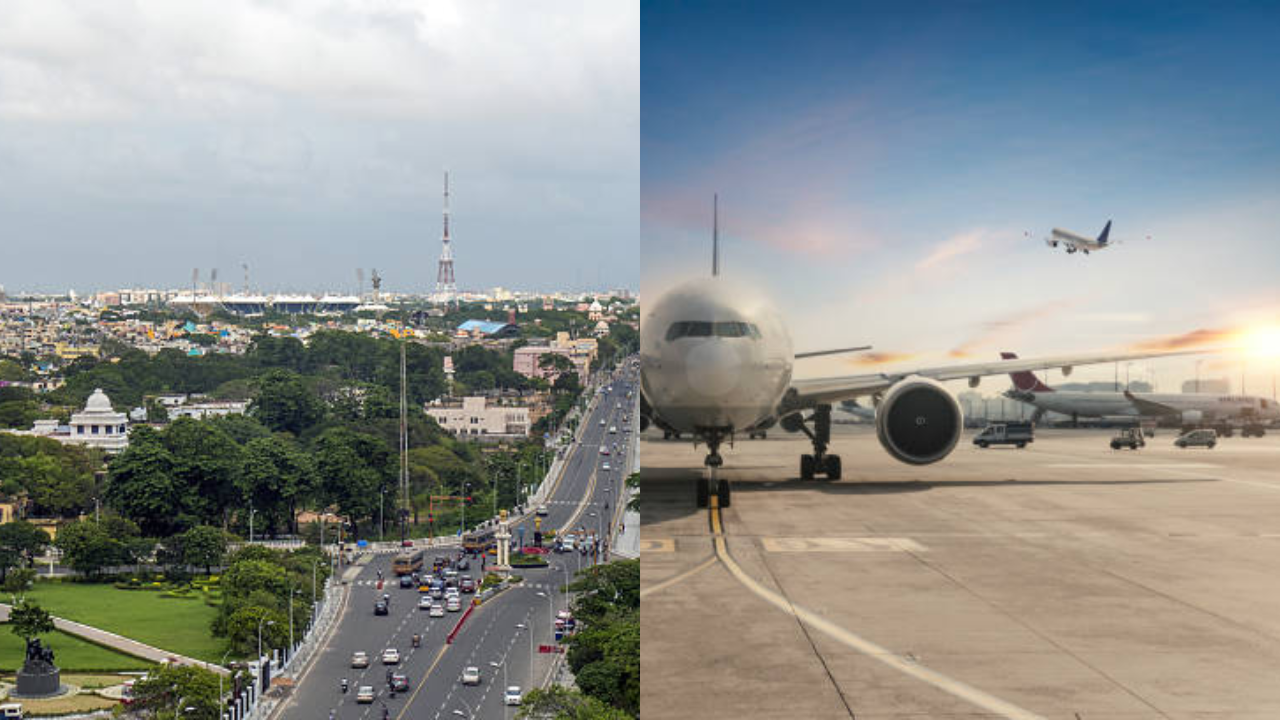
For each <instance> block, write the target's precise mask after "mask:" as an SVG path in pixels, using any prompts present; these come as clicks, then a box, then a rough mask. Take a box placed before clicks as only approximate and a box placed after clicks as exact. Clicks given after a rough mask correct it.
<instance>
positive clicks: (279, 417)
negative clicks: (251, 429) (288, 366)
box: [249, 370, 324, 435]
mask: <svg viewBox="0 0 1280 720" xmlns="http://www.w3.org/2000/svg"><path fill="white" fill-rule="evenodd" d="M249 412H250V413H251V414H252V415H253V416H254V417H255V418H257V419H258V421H260V422H261V423H262V424H263V425H266V426H267V427H268V428H269V429H271V430H276V431H280V430H284V431H287V432H291V433H293V434H294V435H298V434H300V433H302V431H304V430H306V429H307V428H310V427H311V426H312V425H315V424H316V423H317V422H319V421H320V418H321V417H322V416H323V415H324V408H323V406H322V405H321V404H320V399H319V398H317V397H316V396H315V394H313V393H312V392H311V390H310V389H309V388H307V386H306V383H304V382H303V380H302V377H301V376H300V375H298V374H297V373H295V372H291V371H289V370H271V371H269V372H267V373H266V374H265V375H263V376H262V377H261V378H259V379H258V396H257V397H255V398H254V399H253V402H252V403H251V404H250V406H249Z"/></svg>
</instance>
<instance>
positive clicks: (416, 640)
mask: <svg viewBox="0 0 1280 720" xmlns="http://www.w3.org/2000/svg"><path fill="white" fill-rule="evenodd" d="M421 644H422V636H421V635H414V636H413V646H414V647H418V646H419V645H421Z"/></svg>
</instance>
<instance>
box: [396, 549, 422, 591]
mask: <svg viewBox="0 0 1280 720" xmlns="http://www.w3.org/2000/svg"><path fill="white" fill-rule="evenodd" d="M422 555H423V553H422V551H421V550H415V551H412V552H405V553H400V554H399V555H396V558H395V560H393V561H392V563H391V569H392V570H393V571H394V572H395V574H396V575H412V574H413V573H416V572H418V571H419V570H421V569H422ZM400 587H409V586H408V585H405V584H404V580H403V579H402V580H401V581H400Z"/></svg>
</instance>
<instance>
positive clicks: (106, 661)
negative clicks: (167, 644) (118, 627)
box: [0, 623, 152, 673]
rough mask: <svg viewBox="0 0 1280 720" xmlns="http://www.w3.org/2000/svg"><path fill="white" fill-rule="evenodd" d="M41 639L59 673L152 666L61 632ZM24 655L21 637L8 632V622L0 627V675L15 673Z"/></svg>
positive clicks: (141, 668)
mask: <svg viewBox="0 0 1280 720" xmlns="http://www.w3.org/2000/svg"><path fill="white" fill-rule="evenodd" d="M41 640H42V641H44V642H46V643H47V644H48V645H49V647H51V648H53V655H54V658H53V662H54V664H55V665H57V666H58V667H59V668H60V669H61V670H62V671H63V673H67V672H74V671H79V672H88V671H94V672H97V671H103V670H146V669H147V668H149V667H151V665H152V664H151V663H150V662H147V661H146V660H143V659H142V658H136V657H133V656H132V655H125V654H123V653H118V652H116V651H114V650H110V649H108V648H104V647H100V646H98V645H94V644H93V643H91V642H88V641H87V640H81V639H80V638H78V637H75V636H74V635H67V634H66V633H63V632H56V631H55V632H51V633H49V634H47V635H43V636H41ZM26 655H27V645H26V643H25V642H23V640H22V638H20V637H18V636H17V635H14V634H13V632H12V631H10V630H9V624H8V623H4V624H0V672H7V673H15V672H17V671H18V669H19V668H21V667H22V662H23V660H24V659H25V658H26Z"/></svg>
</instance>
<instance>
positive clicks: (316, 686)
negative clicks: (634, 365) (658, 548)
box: [274, 382, 636, 720]
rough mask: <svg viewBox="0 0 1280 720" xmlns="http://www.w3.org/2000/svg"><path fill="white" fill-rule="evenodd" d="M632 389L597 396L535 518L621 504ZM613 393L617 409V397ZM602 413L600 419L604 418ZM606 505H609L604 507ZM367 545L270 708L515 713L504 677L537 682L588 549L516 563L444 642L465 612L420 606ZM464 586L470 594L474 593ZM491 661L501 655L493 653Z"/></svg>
mask: <svg viewBox="0 0 1280 720" xmlns="http://www.w3.org/2000/svg"><path fill="white" fill-rule="evenodd" d="M631 387H632V388H633V387H634V385H631ZM627 389H628V383H627V382H615V384H614V393H613V394H611V395H609V396H607V397H603V396H602V397H601V398H600V399H599V401H598V402H597V403H596V405H595V407H594V408H593V409H592V412H591V413H590V415H589V416H588V417H587V418H586V419H585V424H584V426H583V427H582V431H581V435H580V440H579V442H578V443H577V444H575V446H574V447H572V448H571V449H570V450H569V452H570V455H569V456H568V459H567V461H566V463H565V470H564V473H563V474H562V476H561V477H560V480H559V483H558V485H557V486H556V487H555V489H554V492H553V493H552V495H551V497H550V499H549V500H548V502H547V503H546V504H547V511H548V514H547V515H546V516H545V517H542V518H541V527H542V529H544V530H546V529H552V528H554V529H557V530H560V529H562V528H572V529H576V528H578V527H579V526H584V527H596V526H597V525H600V524H601V518H602V515H603V516H604V517H606V518H607V517H608V516H611V515H612V514H613V511H614V510H615V509H616V508H615V502H614V498H615V497H616V496H617V494H618V490H619V488H620V487H621V484H622V480H623V475H622V469H620V468H618V467H617V465H616V461H615V460H614V457H615V456H614V455H613V454H612V444H613V442H615V441H616V442H617V443H618V444H619V446H621V445H622V443H623V438H624V434H623V424H622V422H621V415H622V414H624V413H629V414H631V417H632V422H631V423H630V424H629V425H630V426H634V417H635V416H634V406H635V403H636V401H635V399H634V397H633V398H632V399H631V400H627V399H626V397H625V396H626V390H627ZM619 402H620V403H621V404H622V408H621V409H619V408H618V407H617V405H618V403H619ZM602 419H603V420H604V421H605V423H604V425H601V424H600V421H601V420H602ZM610 426H616V427H617V428H618V432H617V434H611V433H609V431H608V430H609V427H610ZM602 443H607V444H608V445H609V446H610V450H611V454H610V456H609V457H608V458H604V457H603V456H601V455H600V446H601V444H602ZM606 459H607V460H609V461H610V465H611V466H612V467H613V469H612V470H611V471H609V472H604V471H603V470H602V469H601V466H602V463H603V461H604V460H606ZM606 506H607V507H608V511H607V513H608V515H604V514H605V513H606V510H605V508H606ZM526 510H527V511H528V514H527V515H526V516H524V517H523V518H521V519H520V520H519V523H518V526H523V527H524V528H525V539H526V541H527V542H532V539H533V531H534V522H535V520H534V518H535V517H536V516H535V515H534V514H533V511H534V510H535V508H532V507H527V508H526ZM604 522H607V519H606V520H604ZM515 527H517V525H515V524H513V533H515V532H516V531H515ZM449 553H452V554H454V555H456V554H457V550H445V549H441V550H438V551H435V553H434V554H439V555H445V554H449ZM366 557H367V558H368V559H367V560H366V561H365V563H366V564H364V565H363V566H362V567H360V569H359V570H358V572H357V571H353V574H355V577H354V578H353V579H352V580H351V583H350V586H349V591H348V594H347V599H346V606H345V608H344V609H343V611H342V615H341V616H340V620H339V622H338V625H337V626H336V627H335V628H334V630H333V632H332V634H331V636H330V637H329V640H328V642H327V644H326V645H325V646H324V647H323V648H322V649H321V650H319V651H318V652H317V655H316V656H315V657H314V658H313V660H312V662H311V665H310V667H308V668H307V670H305V671H304V673H303V675H302V676H301V678H300V680H299V682H298V684H297V686H296V687H295V688H294V689H293V690H292V691H291V693H290V697H289V699H288V700H287V701H286V702H285V703H282V705H281V706H280V709H279V710H278V711H277V713H276V714H275V715H274V717H275V718H290V719H292V718H304V719H306V718H317V719H318V720H327V718H329V717H330V713H331V712H332V713H333V717H335V718H338V719H339V720H357V719H359V720H378V719H379V718H381V717H383V715H382V712H383V704H384V703H385V706H386V709H387V713H388V717H390V718H395V719H396V720H402V719H405V718H415V719H416V718H448V717H467V716H468V715H470V716H471V717H474V718H509V717H513V716H514V710H515V708H508V707H506V706H504V705H503V702H502V695H503V689H504V682H505V683H506V684H507V685H519V686H520V687H521V688H522V690H527V689H528V688H529V687H530V686H531V685H532V686H541V685H543V684H544V682H545V680H546V678H547V675H548V672H549V671H550V669H551V664H552V657H553V656H551V655H548V654H540V653H538V652H537V649H538V648H537V646H538V645H542V644H549V643H552V642H553V633H554V625H553V618H554V614H555V612H557V611H559V610H561V609H563V608H564V607H565V606H566V598H565V597H564V595H563V593H561V592H560V588H562V587H563V586H564V585H565V584H566V582H567V581H569V580H571V579H572V576H573V575H574V574H575V573H576V572H578V571H579V570H580V569H582V568H584V567H588V566H590V564H591V561H592V558H591V557H590V556H583V555H581V554H579V553H576V552H574V553H564V554H559V555H555V554H553V555H551V556H550V561H551V566H550V567H549V568H546V569H533V570H528V569H522V570H517V571H516V572H517V574H519V575H520V576H521V577H523V578H524V582H523V583H521V584H519V585H517V586H514V587H512V588H510V589H508V590H506V591H505V592H503V593H501V594H499V595H498V596H497V597H495V598H493V599H491V600H490V601H488V602H486V603H484V604H483V605H480V606H478V607H476V608H475V609H474V610H473V612H472V614H471V616H470V618H469V619H468V620H467V622H466V623H465V624H464V625H463V628H462V630H461V631H460V632H459V634H458V635H457V637H456V638H455V640H454V642H453V643H452V644H451V645H449V644H446V643H445V639H446V636H447V635H448V633H449V632H450V631H451V630H452V629H453V627H454V626H455V625H456V624H457V622H458V619H459V618H460V617H461V615H462V613H461V612H458V613H446V614H445V617H443V618H430V617H429V616H428V614H427V612H426V611H425V610H419V609H418V607H417V602H418V593H417V591H416V590H414V589H403V590H402V589H400V588H399V585H398V583H397V582H396V581H395V576H394V574H393V573H392V572H391V559H392V557H393V556H392V555H391V554H386V555H372V556H366ZM431 557H433V551H430V550H428V551H427V554H426V558H427V564H428V567H429V566H430V558H431ZM379 569H381V570H382V572H383V576H384V578H386V580H387V582H386V583H385V585H384V589H382V590H379V589H377V587H376V578H377V571H378V570H379ZM464 574H466V573H464ZM469 574H470V575H471V576H472V577H474V578H477V579H479V578H480V576H481V573H480V571H479V568H478V566H477V565H476V564H474V563H473V566H472V568H471V570H470V571H469ZM383 593H386V594H389V595H390V596H391V612H390V614H389V615H387V616H382V617H379V616H375V615H374V614H373V603H374V601H375V600H376V599H377V598H378V597H380V596H381V595H382V594H383ZM539 593H541V594H539ZM463 597H464V598H468V599H469V598H470V597H471V596H469V595H464V596H463ZM520 626H523V627H520ZM530 628H531V629H532V645H531V644H530V640H531V635H530ZM414 633H418V634H420V635H421V638H422V639H421V645H420V647H418V648H416V649H415V648H413V647H412V646H411V645H412V643H411V637H412V635H413V634H414ZM388 647H395V648H397V649H398V650H399V651H400V652H401V655H402V656H403V658H402V660H401V662H400V664H399V666H398V667H397V672H402V673H405V674H407V675H408V677H409V682H410V686H411V690H410V692H409V693H408V694H406V693H398V694H397V695H396V697H394V698H392V697H391V696H390V694H389V692H388V689H387V683H386V667H385V666H383V665H382V664H381V662H380V657H379V656H380V655H381V652H382V650H383V649H385V648H388ZM531 648H532V652H531ZM356 650H363V651H364V652H366V653H368V654H369V656H370V660H371V663H370V667H369V668H367V669H353V668H351V667H350V658H351V654H352V653H353V652H354V651H356ZM495 663H496V664H497V667H495V666H494V665H493V664H495ZM467 666H476V667H478V668H480V671H481V684H480V685H479V686H463V685H462V684H461V683H460V678H461V676H462V672H463V669H464V668H466V667H467ZM504 673H505V680H504ZM344 677H345V678H347V679H348V680H349V681H350V685H351V687H350V690H349V691H348V692H347V693H346V694H345V695H344V694H342V692H341V690H340V680H341V679H342V678H344ZM360 685H372V686H373V687H374V689H375V692H376V699H375V701H374V703H373V704H372V705H367V704H366V705H358V704H356V699H355V696H356V691H357V689H358V688H359V686H360Z"/></svg>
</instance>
